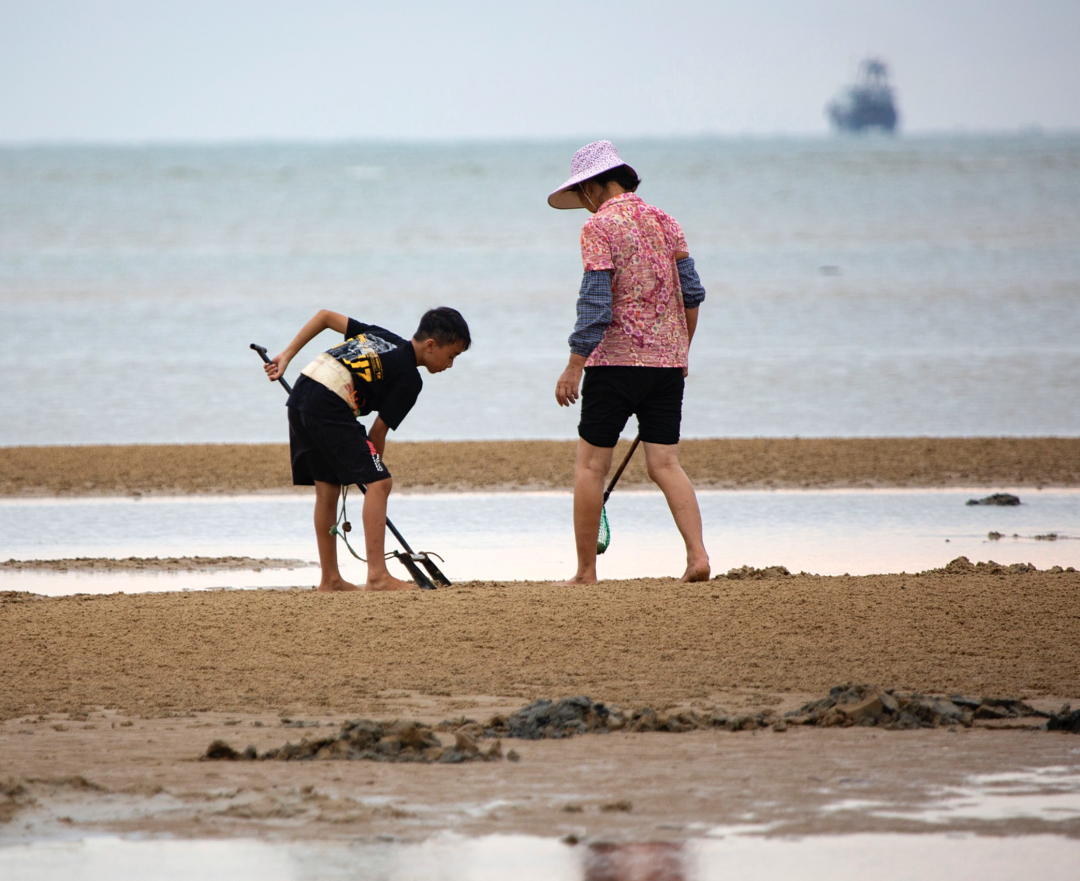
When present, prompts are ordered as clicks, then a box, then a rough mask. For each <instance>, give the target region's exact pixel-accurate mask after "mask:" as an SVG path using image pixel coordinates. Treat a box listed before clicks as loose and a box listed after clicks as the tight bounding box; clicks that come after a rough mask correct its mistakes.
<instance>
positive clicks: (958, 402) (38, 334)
mask: <svg viewBox="0 0 1080 881" xmlns="http://www.w3.org/2000/svg"><path fill="white" fill-rule="evenodd" d="M577 146H579V144H576V143H570V142H550V143H523V142H519V143H484V144H450V143H448V144H391V143H341V144H324V145H312V144H258V143H254V144H224V145H205V146H168V145H156V146H153V145H151V146H126V147H125V146H114V147H106V146H74V145H69V146H63V145H54V146H48V145H45V146H27V147H3V148H0V374H2V375H3V377H4V380H3V382H4V386H3V392H2V393H0V445H15V444H52V443H133V442H210V441H283V440H284V439H285V437H286V429H285V421H284V409H283V407H282V404H283V401H284V395H283V393H282V392H281V390H280V389H278V388H275V387H271V386H269V384H268V383H267V382H266V381H265V379H264V377H263V375H262V372H261V369H260V368H261V364H260V362H259V360H258V358H257V357H256V355H255V354H254V353H252V352H251V351H250V350H249V349H248V345H249V343H252V342H256V343H260V344H262V345H265V346H267V347H268V348H269V349H270V350H271V352H277V351H279V350H280V349H281V348H283V347H284V346H285V344H286V343H287V342H288V341H289V340H290V339H291V337H292V336H293V334H295V332H296V331H297V330H298V329H299V328H300V326H301V325H302V324H303V323H304V322H305V321H306V320H307V319H308V318H309V317H310V316H311V315H312V314H313V313H314V312H315V311H316V310H317V309H319V308H322V307H326V308H330V309H333V310H336V311H341V312H345V313H348V314H350V315H352V316H355V317H356V318H359V319H361V320H364V321H369V322H373V323H378V324H382V325H384V326H387V327H389V328H391V329H393V330H396V331H397V332H399V333H401V334H403V335H408V334H409V333H411V331H412V330H413V328H414V326H415V323H416V320H417V317H418V316H419V314H420V313H421V312H422V311H423V310H424V309H426V308H428V307H430V306H433V305H440V304H449V305H453V306H456V307H458V308H460V309H461V311H462V312H463V313H464V314H465V316H466V317H467V319H468V320H469V322H470V325H471V327H472V330H473V334H474V344H473V347H472V349H471V350H470V351H469V352H468V353H467V354H466V355H465V356H464V357H462V358H461V359H459V361H458V362H457V364H456V366H455V367H454V369H453V370H452V371H450V372H448V373H445V374H442V375H439V376H432V377H427V384H426V387H425V392H424V394H423V395H422V397H421V399H420V402H419V404H418V405H417V407H416V409H415V411H414V412H413V413H412V414H410V416H409V418H408V419H407V420H406V421H405V423H404V424H403V425H402V427H401V429H400V430H399V432H397V436H398V437H400V438H402V439H413V440H420V439H465V438H572V437H574V436H575V426H576V421H577V408H571V409H560V408H559V407H558V406H557V405H556V403H555V400H554V385H555V380H556V378H557V377H558V374H559V372H560V371H561V369H562V366H563V365H564V363H565V360H566V355H567V347H566V337H567V334H568V333H569V331H570V329H571V327H572V325H573V319H574V301H575V297H576V293H577V288H578V284H579V280H580V271H581V266H580V259H579V252H578V233H579V228H580V226H581V224H582V222H583V221H584V220H585V218H586V215H585V214H584V212H582V211H554V210H552V209H550V208H548V207H547V205H546V203H545V198H546V195H547V193H548V192H549V191H550V190H552V189H554V188H555V187H557V186H558V185H559V184H561V183H562V181H563V180H564V179H565V178H566V177H567V175H568V171H569V160H570V156H571V155H572V153H573V151H574V149H575V148H576V147H577ZM619 147H620V149H621V150H622V152H623V154H624V156H625V158H626V159H627V160H628V161H630V162H632V164H633V165H634V166H635V167H636V168H637V170H638V172H639V173H640V174H641V176H642V178H643V181H644V182H643V184H642V186H641V189H640V191H639V192H640V195H641V196H642V197H643V198H645V199H646V200H647V201H649V202H652V203H654V204H656V205H659V206H660V207H662V208H664V209H665V210H667V211H668V212H670V213H671V214H673V215H674V216H675V217H676V218H677V219H678V220H679V221H680V222H681V223H682V226H683V228H684V230H685V232H686V235H687V239H688V241H689V246H690V251H691V253H692V254H693V256H694V257H695V258H696V260H697V263H698V267H699V270H700V273H701V276H702V279H703V281H704V283H705V287H706V288H707V290H708V299H707V300H706V302H705V305H704V306H703V308H702V312H701V319H700V324H699V327H698V334H697V337H696V338H695V340H694V345H693V349H692V353H691V367H690V370H691V373H690V379H689V385H688V390H687V396H686V405H685V415H684V433H685V434H686V435H687V436H699V437H702V436H704V437H715V436H793V435H802V436H875V435H876V436H882V435H908V436H910V435H951V436H960V435H1014V436H1016V435H1055V434H1056V435H1076V434H1077V433H1080V382H1078V379H1080V305H1078V304H1080V245H1078V244H1077V243H1078V242H1080V135H1060V136H1045V137H1044V136H1037V135H1026V136H1019V135H1017V136H1007V135H1000V136H976V135H964V136H955V137H945V136H941V137H924V138H914V137H912V138H909V137H904V138H896V139H888V138H865V139H859V138H856V139H824V138H823V139H803V140H798V139H773V140H768V139H759V140H737V139H697V140H693V139H687V140H677V141H636V142H635V141H627V142H625V143H620V144H619ZM330 343H331V339H330V334H326V335H324V337H322V338H320V339H318V340H316V341H315V343H313V344H312V345H310V346H309V347H308V349H307V350H306V351H305V352H304V353H302V354H301V355H300V356H299V357H298V358H297V359H296V361H295V362H294V365H293V367H292V368H291V369H290V371H289V376H290V377H295V375H296V373H297V371H298V370H299V368H300V367H301V366H303V364H304V363H306V360H307V358H309V357H310V356H312V355H313V354H314V353H315V352H317V351H318V350H319V349H320V348H325V347H327V346H329V345H330ZM627 433H628V434H629V433H632V428H628V429H627Z"/></svg>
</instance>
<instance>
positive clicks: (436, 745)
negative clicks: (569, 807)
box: [202, 719, 503, 764]
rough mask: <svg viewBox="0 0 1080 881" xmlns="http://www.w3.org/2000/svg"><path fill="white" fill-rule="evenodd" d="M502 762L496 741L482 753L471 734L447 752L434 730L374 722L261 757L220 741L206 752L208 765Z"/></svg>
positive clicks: (458, 735) (461, 735) (459, 734)
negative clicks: (216, 762)
mask: <svg viewBox="0 0 1080 881" xmlns="http://www.w3.org/2000/svg"><path fill="white" fill-rule="evenodd" d="M502 757H503V755H502V744H501V743H500V742H499V741H498V740H496V741H495V743H493V744H492V745H491V746H490V747H488V748H487V749H486V750H482V749H481V748H480V746H479V744H478V743H477V738H476V737H474V736H473V735H472V734H471V733H470V732H468V731H463V730H458V731H456V732H454V745H453V746H452V747H444V746H443V745H442V742H441V741H440V740H439V737H438V735H437V734H436V733H435V731H434V729H433V728H432V727H431V726H430V725H425V724H423V723H422V722H406V721H396V722H374V721H372V720H371V719H355V720H352V721H349V722H344V723H343V724H342V726H341V730H340V731H339V732H338V733H337V734H336V735H332V736H330V737H321V738H317V739H314V740H308V739H306V738H305V739H304V740H302V741H300V743H286V744H285V745H284V746H281V747H277V748H276V749H269V750H267V751H266V752H264V753H262V754H261V755H260V754H259V753H258V752H257V751H256V749H255V747H253V746H249V747H248V748H247V749H246V750H244V751H243V752H242V753H239V752H237V751H236V750H234V749H233V748H232V747H230V746H229V745H228V744H227V743H225V742H224V741H221V740H215V741H214V742H213V743H211V744H210V746H209V747H208V748H207V750H206V752H205V753H204V754H203V756H202V758H203V759H204V760H214V759H218V760H220V759H224V760H226V761H238V760H248V761H254V760H256V759H259V760H277V761H279V762H302V761H310V760H313V759H315V760H325V759H338V760H345V761H354V762H355V761H369V762H424V763H431V762H440V763H443V764H457V763H460V762H476V761H481V762H490V761H498V760H499V759H501V758H502Z"/></svg>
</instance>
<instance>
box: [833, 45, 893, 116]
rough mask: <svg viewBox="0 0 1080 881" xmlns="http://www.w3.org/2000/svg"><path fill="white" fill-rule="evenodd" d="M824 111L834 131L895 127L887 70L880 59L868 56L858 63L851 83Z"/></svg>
mask: <svg viewBox="0 0 1080 881" xmlns="http://www.w3.org/2000/svg"><path fill="white" fill-rule="evenodd" d="M825 112H826V113H827V114H828V115H829V119H831V120H832V124H833V126H835V127H836V129H837V130H838V131H843V132H861V131H865V130H866V129H873V128H877V129H881V130H882V131H886V132H893V131H895V130H896V121H897V114H896V104H895V103H894V101H893V90H892V86H890V85H889V71H888V68H887V67H886V66H885V63H884V62H883V61H880V60H879V59H877V58H868V59H866V60H865V61H864V62H863V63H862V64H860V65H859V75H858V77H857V78H856V80H855V85H853V86H848V88H846V89H845V90H844V92H843V94H841V95H840V96H839V97H837V99H836V100H835V101H831V102H830V103H829V105H828V106H827V107H826V108H825Z"/></svg>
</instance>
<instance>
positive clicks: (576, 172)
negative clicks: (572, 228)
mask: <svg viewBox="0 0 1080 881" xmlns="http://www.w3.org/2000/svg"><path fill="white" fill-rule="evenodd" d="M620 165H626V163H625V162H623V161H622V159H621V158H619V151H618V150H616V149H615V145H614V144H613V143H611V141H593V142H592V143H591V144H586V145H585V146H584V147H582V148H581V149H580V150H578V151H577V152H576V153H575V154H574V158H573V159H572V160H570V180H568V181H567V182H566V183H564V184H563V185H562V186H561V187H559V188H558V189H557V190H556V191H555V192H554V193H552V194H551V195H550V196H548V200H547V201H548V204H549V205H550V206H551V207H552V208H580V207H581V200H580V199H579V198H578V197H577V194H576V193H572V192H570V189H571V188H572V187H574V186H575V185H577V184H579V183H581V182H582V181H586V180H588V179H589V178H590V177H596V175H598V174H600V173H601V172H603V171H607V170H608V169H611V168H618V167H619V166H620ZM626 167H627V168H630V166H629V165H626ZM630 170H631V171H632V172H634V176H635V177H636V176H637V172H636V171H634V169H632V168H630Z"/></svg>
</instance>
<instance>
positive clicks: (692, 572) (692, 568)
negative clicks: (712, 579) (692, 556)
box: [679, 557, 712, 582]
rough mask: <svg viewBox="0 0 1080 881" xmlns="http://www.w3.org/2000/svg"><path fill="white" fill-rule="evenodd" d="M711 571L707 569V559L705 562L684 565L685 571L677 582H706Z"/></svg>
mask: <svg viewBox="0 0 1080 881" xmlns="http://www.w3.org/2000/svg"><path fill="white" fill-rule="evenodd" d="M711 571H712V570H711V569H710V567H709V558H708V557H706V558H705V560H704V561H703V562H702V561H695V562H692V563H687V564H686V571H685V572H684V573H683V574H682V578H680V579H679V581H687V582H689V581H708V580H709V573H710V572H711Z"/></svg>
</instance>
